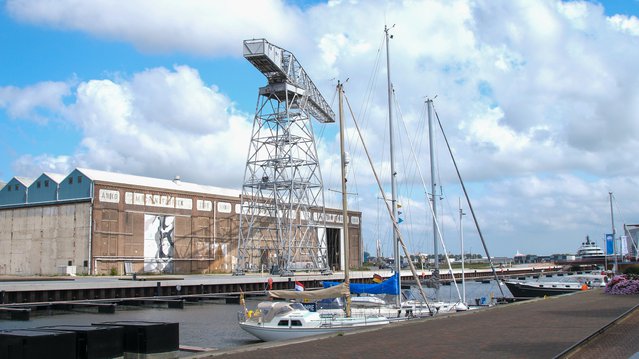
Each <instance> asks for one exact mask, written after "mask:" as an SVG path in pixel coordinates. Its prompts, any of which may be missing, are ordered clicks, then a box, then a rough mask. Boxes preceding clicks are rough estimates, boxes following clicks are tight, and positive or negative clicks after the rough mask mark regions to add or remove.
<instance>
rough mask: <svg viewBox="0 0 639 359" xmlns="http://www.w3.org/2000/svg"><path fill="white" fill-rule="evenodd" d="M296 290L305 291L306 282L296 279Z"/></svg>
mask: <svg viewBox="0 0 639 359" xmlns="http://www.w3.org/2000/svg"><path fill="white" fill-rule="evenodd" d="M295 290H296V291H298V292H303V291H304V284H302V283H300V282H298V281H295Z"/></svg>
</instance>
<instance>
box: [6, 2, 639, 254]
mask: <svg viewBox="0 0 639 359" xmlns="http://www.w3.org/2000/svg"><path fill="white" fill-rule="evenodd" d="M637 16H639V0H627V1H616V0H610V1H601V2H599V1H594V0H593V1H555V0H539V1H529V0H441V1H440V0H424V1H375V0H366V1H355V0H351V1H342V0H331V1H328V2H326V1H293V0H290V1H283V0H255V1H249V0H244V1H242V0H235V1H204V0H182V1H170V0H130V1H126V2H116V1H109V0H97V1H77V0H58V1H49V0H29V1H26V0H4V1H0V129H1V130H0V156H1V158H0V181H4V182H8V181H9V180H10V179H11V178H12V177H14V176H23V177H32V178H35V177H37V176H38V175H39V174H41V173H42V172H45V171H46V172H55V173H62V174H67V173H69V172H70V171H71V170H72V169H73V168H76V167H86V168H92V169H98V170H106V171H114V172H121V173H128V174H135V175H140V176H149V177H157V178H166V179H172V178H174V176H176V175H179V176H181V178H182V180H184V181H188V182H194V183H200V184H206V185H211V186H218V187H227V188H234V189H240V188H241V185H242V181H243V175H244V165H245V162H246V157H247V154H248V146H249V141H250V131H251V127H252V125H253V117H254V115H255V107H256V101H257V96H258V89H259V87H261V86H264V85H265V84H266V80H265V78H264V76H263V75H262V74H261V73H260V72H259V71H257V70H256V69H255V68H254V67H253V66H252V65H251V64H250V63H249V62H248V61H246V60H245V59H244V58H243V57H242V41H243V40H245V39H252V38H266V39H267V40H268V41H269V42H271V43H273V44H275V45H277V46H280V47H282V48H285V49H286V50H288V51H291V52H292V53H293V54H294V55H295V56H296V58H297V59H298V60H299V62H300V63H301V64H302V66H303V67H304V68H305V70H306V71H307V73H308V74H309V76H310V77H311V78H312V80H313V82H314V83H315V84H316V86H317V87H318V88H319V90H320V91H321V92H322V94H323V95H324V97H325V98H326V100H327V101H328V102H329V103H330V104H331V105H332V106H333V108H334V109H336V107H337V104H336V100H335V86H336V84H337V81H338V80H340V81H342V82H344V81H346V86H345V91H346V96H347V98H348V101H349V103H350V104H351V106H352V108H353V112H354V113H355V116H356V118H357V119H358V123H360V125H361V127H362V128H363V133H364V135H363V136H364V143H366V144H367V146H368V147H370V149H371V154H372V156H373V161H374V163H375V166H376V170H377V171H378V172H379V173H380V175H381V177H382V180H383V183H384V189H385V191H386V192H389V193H390V185H389V178H390V176H389V174H390V169H389V149H388V142H389V141H388V138H389V135H388V134H389V124H388V99H387V87H386V86H387V84H386V77H387V71H386V58H385V57H386V53H385V48H384V45H383V44H384V43H383V39H384V26H385V25H387V26H388V27H392V28H391V30H390V33H391V34H392V35H393V38H392V39H391V40H390V43H389V49H390V51H389V58H390V74H391V81H392V83H393V89H394V97H393V99H392V102H393V108H394V110H393V114H394V115H393V117H394V119H395V121H394V122H395V125H394V126H393V128H394V132H395V134H396V135H395V136H396V137H395V140H394V142H395V144H396V145H395V147H396V150H395V154H396V155H395V156H396V161H395V162H396V163H397V165H396V171H397V178H398V202H399V203H401V204H402V210H403V214H402V216H401V217H403V218H402V219H403V222H402V224H401V229H402V234H403V235H404V236H405V238H406V241H407V244H408V246H409V249H410V250H411V252H413V253H416V252H426V253H432V251H433V243H432V241H433V229H432V224H431V222H432V216H431V214H430V211H429V210H428V203H427V201H426V193H427V192H428V191H429V186H430V181H431V178H430V170H429V168H430V162H429V149H428V129H427V127H426V126H427V125H426V115H425V110H424V106H425V105H424V103H425V99H427V98H433V99H434V106H435V110H436V113H437V115H438V116H439V118H440V120H441V121H442V127H443V128H444V132H445V134H446V136H447V138H448V141H449V143H450V145H451V148H452V151H453V153H454V157H455V160H456V161H457V163H458V165H459V169H460V173H461V175H462V177H463V180H464V183H465V185H466V187H467V189H468V192H469V197H470V200H471V203H472V206H473V209H474V212H475V214H476V218H477V222H478V223H479V226H480V228H481V231H482V233H483V236H484V238H485V239H486V244H487V247H488V250H489V252H490V254H491V255H493V256H511V257H512V256H513V255H514V254H515V253H516V252H517V251H519V252H520V253H524V254H539V255H548V254H553V253H575V252H576V250H577V248H578V247H579V245H580V243H581V242H582V241H583V240H584V239H585V237H586V236H587V235H589V236H590V238H591V239H593V240H595V241H597V243H599V244H600V245H602V246H603V242H602V241H603V236H604V234H605V233H610V232H611V231H612V218H611V214H613V216H614V223H615V228H616V231H617V233H620V232H622V231H623V225H624V224H636V223H638V222H639V202H638V201H636V200H635V198H636V197H635V196H636V195H637V192H638V188H639V186H638V183H639V181H638V179H637V175H638V174H639V161H636V160H635V154H636V153H637V152H638V151H639V119H638V118H637V116H638V115H637V113H639V61H637V59H638V58H639V46H638V45H639V19H638V17H637ZM349 121H350V122H349ZM337 127H338V126H337V124H328V125H322V124H319V123H318V122H316V121H314V131H315V135H316V141H317V151H318V156H319V158H320V162H321V169H322V174H323V177H324V185H325V190H326V192H325V193H326V200H327V203H328V204H329V205H331V206H339V198H338V197H337V194H336V193H335V192H334V190H335V189H338V188H339V165H338V163H339V152H338V151H337V150H335V149H336V148H339V142H338V128H337ZM347 139H348V152H349V155H350V162H351V168H349V182H348V184H349V190H348V192H349V193H350V195H349V208H350V209H353V210H358V211H361V212H362V213H363V218H362V226H363V227H362V228H363V231H362V233H363V237H364V244H365V249H366V250H367V251H369V252H371V253H375V247H376V245H375V243H376V242H377V241H380V243H381V248H382V251H383V254H384V255H387V256H389V255H392V249H391V248H392V246H391V244H390V241H391V240H390V236H391V231H390V225H389V223H390V221H389V219H388V216H387V215H385V213H384V207H383V206H382V205H383V203H382V200H381V199H380V197H381V195H380V193H379V191H378V190H377V189H376V185H375V182H374V179H373V176H372V172H371V171H370V168H369V166H368V163H367V160H366V158H365V156H364V153H363V151H362V147H361V144H360V143H359V141H358V140H357V137H356V136H355V130H354V126H353V123H352V120H348V121H347ZM433 140H434V143H435V151H434V153H435V162H434V163H435V168H436V175H435V177H436V179H435V182H436V183H437V185H438V192H437V198H441V201H438V213H439V220H440V221H441V228H442V230H441V232H442V234H443V237H444V242H445V245H446V250H447V251H448V252H451V253H459V252H460V247H461V244H460V237H461V233H460V229H459V228H460V224H459V223H460V220H459V210H458V206H459V201H460V197H461V196H462V192H461V190H460V186H459V181H458V180H457V178H456V175H455V172H454V169H453V167H452V166H451V163H452V161H451V158H450V156H449V155H448V153H447V150H446V148H445V146H444V141H443V138H442V136H441V133H438V132H437V131H435V135H434V136H433ZM411 149H412V150H411ZM411 151H412V152H413V153H415V156H414V157H416V158H417V159H416V160H415V159H413V157H412V156H411ZM417 166H419V168H420V170H421V173H422V174H423V176H421V177H423V181H422V179H421V178H420V176H418V175H417V174H418V173H419V172H418V171H417ZM609 193H612V207H613V210H612V211H611V204H610V198H611V196H610V195H609ZM462 207H463V208H464V212H466V213H467V214H466V216H464V217H463V220H462V221H461V222H462V228H463V237H464V251H465V252H466V253H468V252H472V253H482V254H484V252H483V250H482V249H481V243H480V241H479V239H478V238H479V237H478V235H477V230H476V229H475V228H474V225H473V220H472V219H471V218H470V211H469V210H468V204H466V203H464V202H462ZM440 248H441V245H440ZM441 251H442V249H440V253H441Z"/></svg>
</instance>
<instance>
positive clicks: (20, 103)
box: [0, 81, 69, 122]
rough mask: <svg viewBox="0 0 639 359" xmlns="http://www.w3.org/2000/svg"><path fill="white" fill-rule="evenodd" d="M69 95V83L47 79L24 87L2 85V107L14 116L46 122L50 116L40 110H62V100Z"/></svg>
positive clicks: (0, 99)
mask: <svg viewBox="0 0 639 359" xmlns="http://www.w3.org/2000/svg"><path fill="white" fill-rule="evenodd" d="M68 95H69V85H68V84H66V83H64V82H51V81H45V82H41V83H38V84H36V85H33V86H27V87H24V88H18V87H14V86H7V87H0V108H4V109H5V110H6V111H7V113H8V114H9V116H10V117H12V118H22V119H31V120H35V121H42V122H46V121H47V119H48V117H47V116H46V115H42V114H40V112H39V111H52V112H56V111H60V109H62V108H63V102H62V100H63V98H64V97H65V96H68Z"/></svg>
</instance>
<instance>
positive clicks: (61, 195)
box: [0, 168, 362, 275]
mask: <svg viewBox="0 0 639 359" xmlns="http://www.w3.org/2000/svg"><path fill="white" fill-rule="evenodd" d="M240 210H241V209H240V191H238V190H229V189H224V188H217V187H211V186H204V185H199V184H194V183H188V182H183V181H180V180H179V178H176V179H174V180H164V179H156V178H149V177H141V176H133V175H127V174H120V173H112V172H104V171H97V170H92V169H84V168H77V169H75V170H74V171H72V172H71V173H70V174H68V175H66V176H65V175H61V174H55V173H42V174H41V175H40V176H39V177H38V178H37V179H35V180H32V179H27V178H22V177H14V178H12V179H11V180H10V181H9V182H7V183H6V184H5V185H4V186H3V187H2V189H1V190H0V246H1V248H3V250H2V251H1V252H0V275H51V274H61V273H62V274H65V273H67V274H72V273H77V274H115V273H117V274H130V273H175V274H191V273H231V272H232V271H233V269H234V266H235V265H236V261H237V258H236V257H237V251H238V248H237V246H238V235H239V233H238V229H239V217H240V216H239V213H240ZM348 217H349V219H350V220H349V241H348V243H349V245H350V253H351V256H350V257H351V260H350V263H351V266H357V265H358V264H359V263H361V262H362V252H361V248H362V245H361V229H360V223H361V213H359V212H354V211H350V212H349V216H348ZM325 218H326V226H327V233H328V243H327V244H328V258H329V267H331V268H332V269H335V270H338V269H343V267H344V263H343V258H342V256H341V253H343V252H344V251H343V245H344V241H343V239H342V236H341V233H342V231H341V226H342V216H341V210H337V209H326V217H325Z"/></svg>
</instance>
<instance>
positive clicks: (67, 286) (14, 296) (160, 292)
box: [0, 266, 555, 306]
mask: <svg viewBox="0 0 639 359" xmlns="http://www.w3.org/2000/svg"><path fill="white" fill-rule="evenodd" d="M553 269H555V268H553V267H552V266H547V267H542V266H538V267H537V268H532V267H521V268H510V269H508V270H501V271H499V272H498V275H500V276H502V277H504V276H520V275H535V274H537V275H539V274H540V273H541V272H542V271H547V272H548V271H550V270H553ZM374 273H378V274H380V275H382V276H384V277H389V276H391V275H392V273H391V271H389V270H381V271H379V270H378V271H355V272H351V282H353V283H370V282H371V280H372V278H373V274H374ZM419 273H420V275H421V274H422V273H423V279H428V278H429V277H430V275H431V272H430V271H428V270H427V271H423V272H422V271H420V272H419ZM401 274H402V278H403V279H404V280H412V278H413V277H412V274H411V273H410V271H402V273H401ZM460 275H461V271H459V270H457V271H455V277H456V278H457V279H458V280H459V278H460ZM491 277H492V272H491V271H490V269H481V270H473V271H467V273H466V279H467V280H474V279H486V278H491ZM343 279H344V274H343V272H338V273H334V274H331V275H322V274H319V273H315V274H313V273H300V274H297V275H295V276H292V277H281V276H276V275H269V274H268V273H263V274H251V275H245V276H233V275H230V274H215V275H183V276H181V275H136V276H135V277H134V276H133V275H129V276H120V277H108V276H93V277H92V276H77V277H68V276H64V277H63V276H60V277H37V276H35V277H18V276H0V306H16V305H18V306H19V305H28V304H34V303H50V302H68V301H94V300H109V299H122V298H139V297H179V298H188V297H189V296H192V297H197V296H202V295H217V294H220V295H221V294H232V295H238V294H239V293H240V292H244V293H251V292H253V293H259V292H261V293H264V291H265V290H266V289H267V287H268V285H269V282H270V285H272V287H273V289H292V288H293V282H295V281H300V282H302V283H303V284H304V286H305V287H306V288H320V287H322V281H326V280H329V281H335V280H343ZM441 279H442V280H445V281H446V280H448V281H450V280H451V279H452V276H451V275H450V274H442V276H441Z"/></svg>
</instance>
